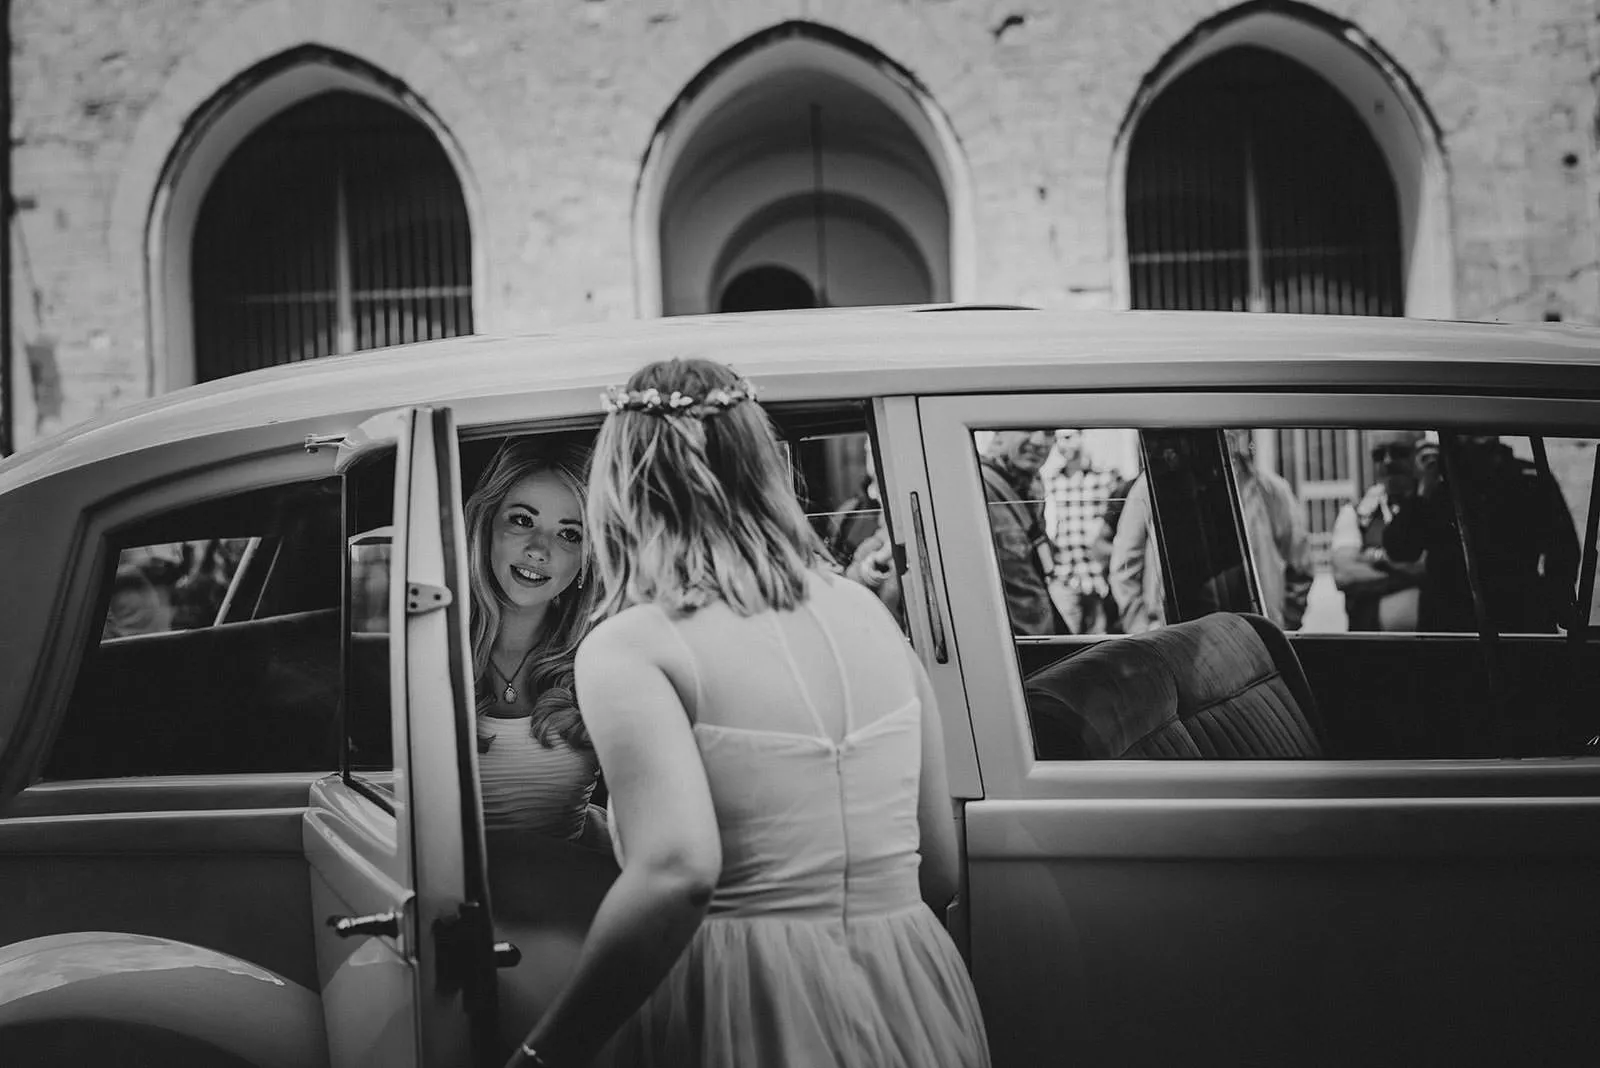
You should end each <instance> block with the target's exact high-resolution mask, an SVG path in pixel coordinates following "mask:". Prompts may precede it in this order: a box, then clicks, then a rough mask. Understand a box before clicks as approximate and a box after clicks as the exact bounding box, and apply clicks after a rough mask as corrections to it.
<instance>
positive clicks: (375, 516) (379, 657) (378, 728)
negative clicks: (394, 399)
mask: <svg viewBox="0 0 1600 1068" xmlns="http://www.w3.org/2000/svg"><path fill="white" fill-rule="evenodd" d="M394 480H395V457H394V454H393V453H392V452H390V453H387V454H385V455H381V456H378V457H375V458H374V459H371V460H368V461H367V462H365V463H362V464H360V465H359V466H357V467H355V468H354V469H352V470H351V471H349V472H347V473H346V475H345V480H344V481H345V485H344V494H345V511H344V547H345V586H346V590H347V593H346V602H345V603H346V605H347V611H346V616H345V633H344V641H345V650H344V656H345V664H346V671H345V674H344V716H343V723H344V730H343V737H342V739H341V746H342V763H341V766H342V768H343V770H344V773H345V775H346V777H347V778H348V779H350V780H352V781H354V782H356V783H357V784H359V785H360V786H361V787H362V788H364V789H366V790H368V791H369V792H371V793H373V794H374V795H375V796H376V797H377V798H378V799H379V800H380V801H382V802H383V803H385V804H388V805H390V806H392V804H393V798H394V787H393V780H392V776H391V775H389V774H387V773H389V772H392V771H393V770H394V727H393V720H392V718H391V716H392V710H391V706H390V682H389V678H390V675H389V589H390V562H391V551H392V549H393V538H394V498H395V481H394Z"/></svg>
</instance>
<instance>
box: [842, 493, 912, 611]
mask: <svg viewBox="0 0 1600 1068" xmlns="http://www.w3.org/2000/svg"><path fill="white" fill-rule="evenodd" d="M844 575H845V578H848V579H851V580H853V581H855V582H859V583H861V585H863V586H865V587H866V588H867V589H869V590H871V591H872V592H873V593H874V594H876V595H877V598H878V600H880V601H882V602H883V606H884V607H885V608H887V609H888V610H889V611H891V612H893V613H894V617H895V619H896V620H897V621H898V622H899V624H900V629H901V630H904V629H905V628H906V614H905V602H904V600H903V599H902V597H901V591H900V576H899V574H897V573H896V571H895V563H894V547H893V546H892V545H891V544H890V542H889V526H888V524H887V523H885V522H884V521H883V517H882V515H880V516H879V517H878V528H877V529H876V530H874V531H873V532H872V535H871V536H870V537H868V538H867V539H866V540H865V541H863V542H861V544H859V545H858V546H856V551H855V553H854V555H853V556H852V557H851V559H850V563H849V564H848V565H846V567H845V569H844Z"/></svg>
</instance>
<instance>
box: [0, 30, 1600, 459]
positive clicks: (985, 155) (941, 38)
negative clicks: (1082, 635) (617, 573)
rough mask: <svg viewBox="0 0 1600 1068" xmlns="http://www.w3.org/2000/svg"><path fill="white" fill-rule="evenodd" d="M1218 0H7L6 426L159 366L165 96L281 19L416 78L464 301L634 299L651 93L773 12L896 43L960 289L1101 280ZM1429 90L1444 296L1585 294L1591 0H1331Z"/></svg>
mask: <svg viewBox="0 0 1600 1068" xmlns="http://www.w3.org/2000/svg"><path fill="white" fill-rule="evenodd" d="M1228 6H1229V5H1227V4H1223V3H1218V2H1215V0H1076V2H1074V3H1071V4H1065V3H1059V2H1056V0H1015V2H1012V3H1007V2H997V0H536V2H530V0H14V2H13V4H12V5H11V10H12V20H13V24H12V35H13V39H14V42H15V54H14V59H13V75H12V77H13V94H14V100H15V104H14V111H15V117H14V131H13V132H14V136H15V139H16V148H15V153H14V157H13V171H14V184H15V190H16V194H17V196H18V198H19V200H20V202H21V205H22V208H21V210H20V212H19V214H18V216H17V219H16V221H15V223H14V226H13V231H12V240H13V249H14V253H15V263H16V276H15V280H14V286H15V296H16V300H15V308H16V334H17V337H18V338H19V340H20V342H22V343H25V345H24V344H18V345H17V346H16V350H15V353H14V360H15V363H14V366H15V368H16V377H15V381H16V385H17V391H18V396H17V397H15V398H13V401H14V404H13V411H15V412H16V413H17V416H18V426H17V433H16V437H17V443H18V444H19V445H20V444H26V443H27V442H28V441H30V440H33V439H35V438H37V437H39V436H40V435H41V434H44V433H49V432H52V431H54V430H57V429H60V428H62V427H64V426H67V425H70V424H72V423H75V422H78V421H81V420H83V419H87V418H91V417H94V416H96V415H99V414H102V413H104V412H107V411H109V410H111V409H114V408H117V407H119V406H121V405H125V404H127V403H129V402H131V401H134V400H137V399H139V398H142V397H145V396H147V395H148V394H149V393H150V392H151V391H152V390H153V389H154V388H156V385H157V383H159V381H160V375H159V374H158V373H157V372H156V366H157V362H158V361H157V355H158V354H152V353H151V352H150V351H149V347H150V346H149V343H148V340H147V338H148V333H149V329H150V325H149V323H150V315H149V309H148V293H147V287H146V277H145V275H146V256H145V242H146V233H145V230H146V223H147V220H148V218H149V215H150V210H151V204H152V198H153V197H155V195H156V193H157V190H158V187H159V179H160V176H161V173H162V168H163V166H164V164H165V163H166V160H167V157H168V155H169V153H170V152H171V150H172V147H173V145H174V144H175V143H176V141H177V138H178V135H179V132H180V131H181V130H182V128H183V124H184V123H185V122H186V121H187V120H188V119H189V117H190V116H191V115H192V114H193V112H194V111H195V109H196V108H197V107H199V106H200V105H201V104H202V103H203V102H204V101H205V100H207V99H208V98H209V97H211V96H212V94H214V93H216V92H217V91H218V90H219V89H220V88H221V87H223V86H224V85H226V84H227V83H228V82H229V81H230V80H231V79H233V78H234V77H235V76H237V75H238V74H239V73H241V72H242V71H244V70H245V69H247V68H249V67H250V66H252V65H253V64H255V63H257V62H259V61H261V60H262V59H265V58H267V57H268V56H270V55H272V54H275V53H276V52H278V51H280V50H282V49H283V48H287V47H290V46H292V45H294V44H298V43H308V42H309V43H321V44H325V45H327V46H329V47H333V48H339V49H343V50H345V51H348V52H351V53H352V54H355V55H357V56H359V57H361V58H363V59H365V60H367V61H368V62H370V63H372V64H373V65H374V66H377V67H379V68H381V69H383V70H386V71H389V72H390V73H392V74H394V75H395V76H397V77H399V78H401V79H402V80H404V81H405V82H406V83H407V84H408V85H409V86H410V88H411V89H412V90H414V91H415V92H416V93H417V94H418V95H420V96H421V97H422V98H423V99H424V100H425V101H426V102H427V104H428V106H429V108H430V109H431V110H432V111H433V113H434V114H435V115H436V116H437V117H438V118H439V120H440V122H441V123H443V125H444V126H445V127H446V128H447V129H448V130H449V132H450V135H451V137H452V138H453V139H454V140H455V142H456V143H457V145H458V146H459V149H460V154H461V156H462V158H463V160H464V161H465V163H466V166H467V168H468V169H469V172H470V174H469V180H470V182H471V184H472V185H473V187H474V189H473V193H471V194H469V200H473V202H474V204H475V209H476V211H477V212H478V216H479V218H478V227H479V230H478V233H477V235H476V238H477V240H478V241H479V242H480V243H481V252H482V255H481V258H480V260H479V262H480V264H481V266H482V270H483V279H482V281H483V283H484V286H483V289H482V292H481V300H480V308H479V324H480V327H481V328H482V329H484V330H486V331H491V332H510V331H518V330H526V329H534V328H540V327H544V326H547V325H553V324H560V323H565V322H574V321H582V320H594V319H614V318H625V317H631V316H633V315H634V314H635V313H636V312H635V309H636V294H635V292H634V262H633V244H632V241H633V239H632V232H631V214H632V207H633V197H634V190H635V185H636V182H637V180H638V177H639V171H640V164H641V160H642V157H643V156H644V153H645V151H646V148H647V146H648V144H649V142H650V138H651V136H652V133H653V131H654V129H655V127H656V124H657V122H658V121H659V119H660V117H661V115H662V113H663V111H664V110H665V109H666V107H667V105H668V104H669V103H670V102H671V101H672V99H673V98H674V97H675V96H676V94H677V93H678V92H679V90H680V89H681V88H682V87H683V85H684V84H685V83H686V82H687V81H688V80H689V79H690V78H692V77H693V76H694V75H695V74H696V73H697V72H698V71H699V70H700V69H701V68H702V67H703V66H704V65H705V64H706V63H707V62H708V61H709V60H711V59H712V58H713V57H714V56H716V55H717V54H718V53H719V52H721V51H722V50H723V49H725V48H727V47H729V46H731V45H733V44H735V43H736V42H738V41H739V40H741V39H743V38H744V37H746V36H748V35H750V34H752V33H755V32H757V31H759V30H761V29H763V28H765V27H768V26H770V25H773V24H774V23H776V22H780V21H783V20H787V19H805V20H810V21H813V22H817V23H821V24H824V25H827V26H830V27H833V28H835V29H837V30H841V31H843V32H845V33H847V34H850V35H853V36H854V37H856V38H858V39H859V40H861V41H862V42H864V43H866V44H868V45H871V46H872V47H874V48H877V49H879V50H881V51H882V52H884V53H886V54H887V55H889V56H890V57H892V58H893V59H894V60H896V61H897V62H899V63H900V64H902V65H903V66H905V67H906V68H908V69H909V70H910V71H912V72H913V74H914V75H915V76H916V77H917V78H918V79H919V80H920V82H921V83H922V84H923V85H924V86H926V88H927V90H928V91H929V93H930V94H931V96H932V98H933V100H934V101H935V102H936V103H937V105H938V106H939V107H940V108H941V109H942V110H943V112H944V113H945V114H946V115H947V116H948V118H949V121H950V124H951V126H952V127H953V129H954V132H955V134H956V136H957V137H958V138H959V140H960V143H961V146H962V149H963V151H964V154H965V157H966V165H967V167H968V169H969V171H970V175H971V182H972V204H971V211H972V217H973V223H974V232H975V237H976V241H975V247H974V249H973V256H974V258H975V261H976V262H975V264H974V267H975V269H974V271H973V276H974V277H976V279H977V280H978V281H977V289H976V291H975V292H973V293H971V296H972V297H973V298H974V299H978V300H993V301H1020V302H1024V303H1035V304H1042V305H1049V306H1067V307H1103V306H1108V305H1111V304H1113V303H1114V301H1115V299H1116V298H1115V297H1114V293H1115V291H1116V287H1115V285H1114V279H1113V274H1114V271H1115V270H1116V269H1117V267H1116V263H1115V261H1114V259H1113V250H1114V246H1115V241H1114V240H1113V218H1112V212H1113V204H1114V200H1113V199H1112V197H1111V195H1110V190H1109V182H1110V175H1111V173H1112V156H1113V149H1114V144H1115V139H1116V135H1117V130H1118V127H1119V124H1120V123H1121V122H1122V120H1123V117H1124V115H1125V114H1126V113H1127V110H1128V108H1129V105H1130V102H1131V101H1132V100H1133V98H1134V95H1135V93H1136V91H1137V89H1138V87H1139V84H1140V81H1141V79H1142V78H1144V77H1145V76H1146V75H1147V74H1148V73H1149V72H1150V71H1151V70H1152V68H1154V67H1155V66H1156V65H1157V63H1158V61H1160V59H1161V58H1162V56H1163V54H1164V53H1166V52H1167V50H1168V49H1170V48H1172V47H1173V45H1174V44H1175V43H1177V42H1178V41H1179V40H1181V39H1182V38H1184V36H1185V35H1186V34H1188V33H1189V32H1190V31H1191V30H1192V29H1193V28H1194V27H1195V25H1196V24H1197V23H1199V22H1201V21H1202V20H1205V19H1207V18H1209V17H1211V16H1213V15H1216V14H1217V13H1218V12H1220V11H1223V10H1224V9H1226V8H1227V7H1228ZM1319 6H1320V7H1321V8H1322V9H1323V10H1325V11H1327V12H1328V13H1330V14H1333V15H1335V16H1338V17H1341V18H1345V19H1349V20H1351V21H1352V22H1354V23H1355V24H1356V25H1357V26H1359V27H1360V28H1361V29H1362V30H1363V31H1365V32H1366V34H1367V35H1368V36H1369V37H1370V38H1371V39H1372V40H1373V41H1374V42H1375V43H1376V44H1377V46H1378V47H1380V48H1381V49H1382V50H1384V51H1385V52H1386V53H1387V54H1388V56H1390V57H1391V58H1392V59H1393V60H1394V61H1395V63H1396V64H1397V66H1398V67H1399V69H1400V71H1401V72H1402V74H1403V76H1404V77H1405V78H1408V79H1409V80H1410V82H1411V83H1412V84H1413V85H1414V86H1415V89H1416V92H1417V94H1418V95H1419V96H1420V98H1421V100H1422V101H1423V102H1424V103H1425V105H1426V107H1427V108H1428V109H1430V110H1431V112H1432V114H1433V116H1434V118H1435V119H1436V120H1437V123H1438V126H1439V128H1440V130H1441V132H1442V139H1443V145H1442V147H1443V151H1444V155H1445V158H1446V160H1447V164H1448V172H1449V183H1448V189H1449V194H1448V209H1449V216H1450V226H1451V229H1450V242H1451V246H1452V249H1453V261H1454V262H1453V271H1454V282H1453V293H1454V306H1455V312H1456V314H1457V315H1458V316H1460V317H1462V318H1504V319H1516V320H1537V319H1541V318H1544V317H1545V316H1546V315H1547V314H1558V315H1560V316H1561V317H1562V318H1564V319H1568V320H1581V321H1589V322H1593V321H1600V286H1597V280H1596V259H1597V255H1596V247H1595V243H1596V225H1595V223H1596V217H1595V216H1596V213H1597V211H1600V207H1597V202H1596V194H1597V179H1600V171H1597V167H1600V162H1597V155H1596V151H1595V140H1594V133H1593V130H1594V127H1595V112H1596V109H1595V89H1594V87H1593V83H1592V81H1591V79H1592V77H1593V75H1594V74H1595V69H1594V67H1595V59H1594V57H1595V55H1596V40H1597V38H1596V37H1595V36H1594V35H1595V33H1596V29H1595V18H1596V4H1595V3H1593V2H1592V0H1328V2H1326V3H1323V4H1321V5H1319Z"/></svg>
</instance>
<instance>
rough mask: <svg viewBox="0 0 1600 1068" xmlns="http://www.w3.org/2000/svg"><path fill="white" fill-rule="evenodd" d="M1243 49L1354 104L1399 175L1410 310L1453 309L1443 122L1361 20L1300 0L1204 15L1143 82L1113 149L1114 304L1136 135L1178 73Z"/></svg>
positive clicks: (1126, 276)
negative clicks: (1279, 60) (1281, 62)
mask: <svg viewBox="0 0 1600 1068" xmlns="http://www.w3.org/2000/svg"><path fill="white" fill-rule="evenodd" d="M1241 47H1255V48H1260V49H1265V50H1267V51H1270V52H1275V53H1277V54H1279V55H1281V56H1284V57H1286V58H1288V59H1290V60H1292V61H1294V62H1296V63H1298V64H1300V65H1301V66H1302V67H1305V68H1307V69H1308V70H1310V71H1311V72H1312V73H1313V74H1315V75H1316V76H1317V77H1319V78H1321V79H1322V80H1323V81H1325V82H1326V83H1327V84H1328V85H1329V86H1331V87H1332V88H1333V89H1334V90H1336V91H1337V92H1338V93H1339V94H1340V95H1342V96H1343V97H1344V98H1345V99H1346V100H1347V101H1348V102H1349V104H1350V106H1351V108H1353V109H1354V111H1355V113H1356V115H1358V116H1359V117H1360V119H1361V121H1362V122H1363V123H1364V124H1365V126H1366V128H1367V130H1368V132H1370V134H1371V135H1372V140H1373V142H1374V143H1375V144H1376V145H1377V148H1378V151H1379V153H1380V154H1381V156H1382V159H1383V161H1384V163H1385V164H1386V165H1387V167H1388V170H1389V174H1390V175H1391V177H1392V178H1393V180H1394V186H1395V199H1396V203H1397V208H1398V213H1399V229H1400V245H1401V248H1400V257H1401V278H1402V283H1403V308H1404V314H1406V315H1409V316H1414V317H1420V318H1436V319H1448V318H1451V317H1453V316H1454V313H1455V268H1454V250H1453V247H1452V241H1451V228H1450V197H1449V186H1450V176H1449V167H1448V161H1447V158H1446V155H1445V151H1444V142H1443V136H1442V133H1441V131H1440V128H1439V125H1438V122H1437V121H1436V120H1435V118H1434V116H1433V114H1432V112H1431V111H1430V110H1429V109H1428V107H1427V104H1426V102H1425V101H1424V99H1423V97H1422V94H1421V92H1420V91H1419V90H1418V89H1417V87H1416V85H1415V84H1414V83H1413V82H1412V81H1411V79H1410V78H1409V77H1407V76H1406V74H1405V72H1404V71H1403V70H1402V68H1401V67H1400V66H1399V64H1398V63H1396V62H1395V61H1394V60H1393V59H1392V58H1391V57H1390V56H1389V55H1388V54H1387V53H1386V52H1384V51H1383V49H1382V48H1381V47H1380V46H1379V45H1378V44H1377V43H1376V42H1375V41H1373V40H1372V38H1370V37H1369V36H1368V35H1367V34H1366V33H1364V32H1363V31H1362V30H1361V29H1360V28H1359V27H1357V26H1356V25H1355V24H1354V23H1351V22H1348V21H1346V20H1344V19H1340V18H1336V17H1335V16H1333V15H1330V14H1328V13H1327V12H1325V11H1322V10H1320V9H1319V8H1316V7H1313V6H1311V5H1309V4H1304V3H1299V2H1296V0H1250V2H1247V3H1243V4H1240V5H1238V6H1236V7H1233V8H1230V9H1229V10H1227V11H1224V12H1222V13H1220V14H1218V15H1216V16H1214V17H1213V18H1210V19H1208V20H1206V21H1205V22H1202V23H1200V24H1199V25H1198V26H1196V27H1195V28H1194V29H1193V30H1192V31H1191V32H1190V33H1189V34H1188V35H1187V36H1185V37H1184V38H1183V40H1181V41H1179V42H1178V43H1177V44H1176V45H1174V46H1173V47H1172V48H1171V49H1169V50H1168V51H1167V53H1166V54H1165V55H1163V56H1162V57H1161V59H1160V60H1159V61H1158V62H1157V63H1156V65H1155V66H1154V67H1153V68H1152V69H1151V70H1150V72H1149V73H1148V74H1146V75H1145V77H1144V79H1143V80H1142V82H1141V83H1140V86H1139V89H1138V91H1137V93H1136V94H1135V96H1134V99H1133V101H1132V102H1131V103H1130V105H1129V107H1128V110H1127V112H1126V114H1125V115H1124V117H1123V120H1122V124H1121V126H1120V127H1119V129H1118V131H1117V137H1116V142H1115V146H1114V148H1113V152H1112V157H1111V169H1110V176H1109V194H1110V195H1109V197H1108V201H1109V203H1110V207H1111V212H1112V220H1111V222H1112V225H1111V234H1112V242H1113V247H1112V262H1113V272H1112V279H1113V287H1114V299H1115V303H1116V306H1118V307H1128V306H1130V302H1131V289H1130V272H1129V257H1128V229H1127V225H1128V224H1127V190H1128V160H1129V148H1130V145H1131V143H1132V141H1133V134H1134V132H1135V131H1136V130H1137V129H1138V127H1139V124H1140V122H1141V120H1142V119H1143V118H1144V117H1145V116H1146V115H1147V114H1148V113H1149V111H1150V109H1151V107H1152V106H1153V105H1154V104H1155V103H1156V101H1157V99H1158V98H1159V97H1160V96H1161V94H1162V93H1163V92H1164V91H1165V90H1166V89H1168V88H1169V87H1170V86H1171V85H1172V84H1173V83H1174V82H1175V81H1177V80H1178V79H1179V78H1181V77H1183V76H1184V75H1185V74H1188V73H1189V72H1191V71H1193V70H1194V69H1195V68H1196V67H1198V66H1199V65H1201V64H1203V63H1205V62H1206V61H1208V60H1211V59H1213V58H1215V57H1217V56H1218V55H1220V54H1222V53H1224V52H1226V51H1228V50H1230V49H1237V48H1241Z"/></svg>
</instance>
